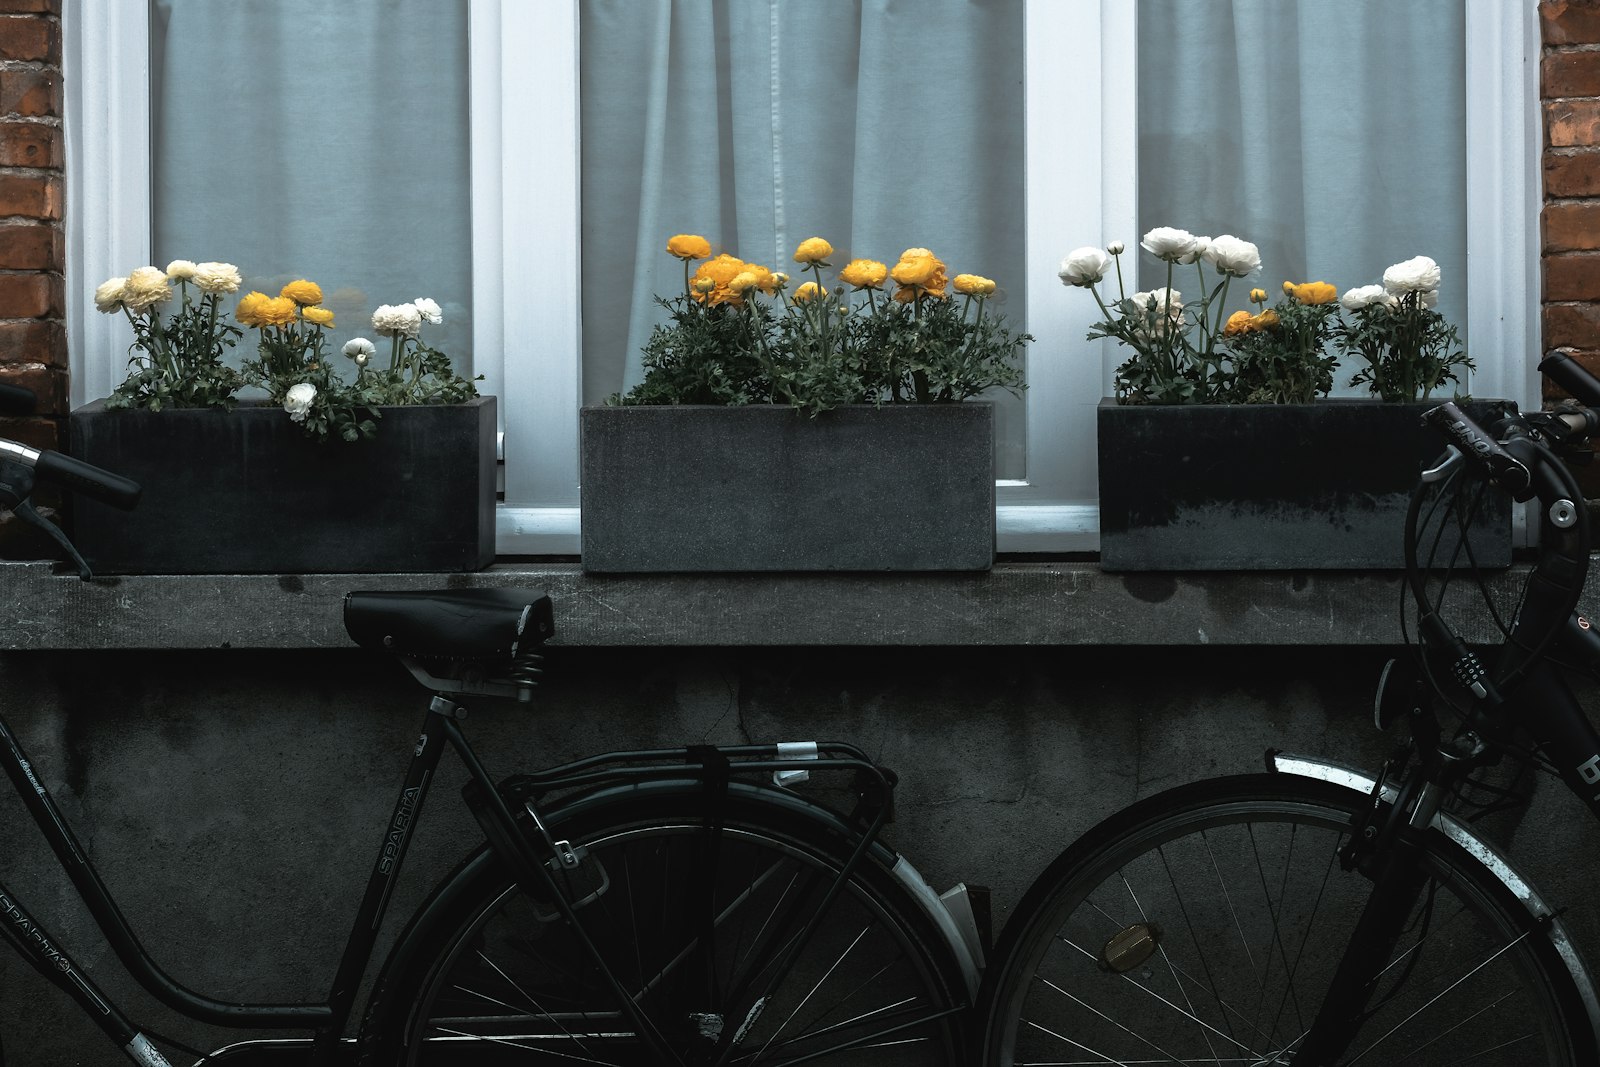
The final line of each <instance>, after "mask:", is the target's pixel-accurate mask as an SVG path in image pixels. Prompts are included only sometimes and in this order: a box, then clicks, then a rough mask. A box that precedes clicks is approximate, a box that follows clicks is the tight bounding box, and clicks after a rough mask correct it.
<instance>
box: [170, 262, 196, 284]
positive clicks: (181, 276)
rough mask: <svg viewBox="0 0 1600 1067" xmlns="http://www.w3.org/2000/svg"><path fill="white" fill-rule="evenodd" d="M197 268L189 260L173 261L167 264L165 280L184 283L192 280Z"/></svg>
mask: <svg viewBox="0 0 1600 1067" xmlns="http://www.w3.org/2000/svg"><path fill="white" fill-rule="evenodd" d="M198 269H199V268H198V267H196V266H195V265H194V263H193V262H192V261H191V260H187V259H175V260H173V261H172V262H171V263H168V264H167V280H168V281H174V282H186V281H189V280H190V279H192V278H193V277H194V275H195V271H196V270H198Z"/></svg>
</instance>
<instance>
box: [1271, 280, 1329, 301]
mask: <svg viewBox="0 0 1600 1067" xmlns="http://www.w3.org/2000/svg"><path fill="white" fill-rule="evenodd" d="M1283 284H1284V286H1285V290H1284V291H1285V292H1287V293H1288V294H1289V295H1290V296H1292V297H1294V299H1295V300H1297V301H1299V302H1300V303H1302V304H1331V303H1333V302H1334V301H1335V300H1337V299H1339V291H1338V290H1337V289H1335V288H1334V287H1333V286H1331V285H1329V284H1328V283H1327V282H1306V283H1305V284H1304V285H1290V284H1289V283H1288V282H1284V283H1283Z"/></svg>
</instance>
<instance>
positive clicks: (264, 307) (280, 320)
mask: <svg viewBox="0 0 1600 1067" xmlns="http://www.w3.org/2000/svg"><path fill="white" fill-rule="evenodd" d="M299 310H300V309H299V308H298V307H296V306H295V302H294V298H293V297H288V296H269V297H267V298H266V299H265V300H264V301H262V303H261V310H260V312H259V314H260V316H261V322H260V325H262V326H287V325H289V324H290V323H291V322H293V321H294V320H295V316H296V314H298V312H299Z"/></svg>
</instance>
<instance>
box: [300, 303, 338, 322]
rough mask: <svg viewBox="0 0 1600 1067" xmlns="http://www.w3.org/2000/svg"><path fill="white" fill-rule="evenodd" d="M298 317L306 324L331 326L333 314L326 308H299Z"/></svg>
mask: <svg viewBox="0 0 1600 1067" xmlns="http://www.w3.org/2000/svg"><path fill="white" fill-rule="evenodd" d="M300 317H301V318H303V319H305V320H306V321H307V322H311V323H315V324H316V325H318V326H332V325H333V312H331V311H329V310H328V309H327V308H320V307H309V308H301V309H300Z"/></svg>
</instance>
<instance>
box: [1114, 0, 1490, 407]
mask: <svg viewBox="0 0 1600 1067" xmlns="http://www.w3.org/2000/svg"><path fill="white" fill-rule="evenodd" d="M1465 33H1466V24H1465V14H1464V12H1463V5H1462V4H1461V3H1460V0H1412V2H1408V3H1405V4H1395V3H1388V2H1383V0H1350V2H1346V3H1340V4H1285V3H1281V2H1274V0H1228V2H1223V0H1214V2H1211V3H1205V4H1197V3H1189V2H1185V0H1140V4H1139V226H1140V229H1141V231H1144V230H1148V229H1149V228H1151V227H1153V226H1176V227H1179V228H1181V229H1185V230H1189V231H1191V232H1193V233H1199V234H1207V235H1211V236H1216V235H1218V234H1224V233H1231V234H1234V235H1235V236H1238V237H1243V238H1245V239H1246V240H1249V241H1254V242H1255V243H1256V244H1257V245H1259V246H1260V248H1261V260H1262V273H1261V274H1260V275H1259V276H1258V278H1257V279H1252V280H1251V281H1250V283H1249V284H1250V285H1259V286H1260V287H1262V288H1264V289H1266V290H1267V292H1268V293H1269V295H1270V296H1271V298H1272V299H1274V300H1275V299H1277V297H1278V296H1279V295H1280V292H1281V290H1280V286H1281V285H1282V283H1283V282H1284V281H1285V280H1290V281H1295V282H1302V281H1326V282H1330V283H1332V284H1333V285H1334V286H1335V287H1337V288H1338V290H1339V291H1340V292H1341V293H1342V292H1344V291H1345V290H1347V289H1350V288H1352V287H1354V286H1359V285H1369V284H1374V283H1377V282H1379V281H1380V280H1381V279H1382V275H1383V271H1384V268H1385V267H1388V266H1389V265H1390V264H1393V263H1398V262H1400V261H1401V260H1405V259H1410V258H1411V257H1413V256H1418V255H1426V256H1431V257H1433V259H1435V260H1437V261H1438V263H1439V265H1440V267H1441V268H1442V270H1443V279H1444V281H1443V286H1442V289H1441V291H1440V294H1439V311H1440V312H1441V313H1443V314H1444V316H1445V318H1446V319H1448V320H1449V321H1450V322H1451V323H1453V324H1455V325H1457V326H1458V327H1460V329H1461V336H1462V338H1463V340H1466V339H1467V338H1466V295H1467V294H1466V281H1467V273H1466V272H1467V233H1466V187H1467V182H1466V91H1465V88H1466V74H1465V58H1464V57H1465ZM1128 243H1129V246H1130V247H1133V246H1134V245H1135V244H1136V241H1133V240H1130V241H1129V242H1128ZM1140 263H1141V267H1140V275H1139V276H1140V285H1141V287H1142V288H1151V287H1154V286H1159V285H1164V284H1165V270H1164V268H1162V267H1161V266H1160V264H1157V263H1155V262H1154V261H1153V260H1152V258H1151V257H1150V256H1148V255H1142V254H1141V256H1140ZM1187 270H1189V271H1190V272H1192V271H1193V268H1192V267H1191V268H1187ZM1183 280H1188V281H1189V282H1190V285H1184V284H1182V281H1181V280H1180V281H1175V282H1174V287H1175V288H1177V289H1179V290H1187V289H1189V288H1190V287H1191V286H1192V285H1193V284H1194V276H1193V274H1192V273H1191V274H1189V276H1188V277H1187V278H1186V279H1183ZM1245 288H1246V287H1245V286H1235V287H1234V289H1233V290H1230V301H1229V308H1228V310H1229V311H1233V310H1238V309H1240V308H1243V307H1245V292H1244V290H1245ZM1234 292H1237V293H1238V298H1237V300H1235V299H1233V298H1232V296H1231V294H1232V293H1234ZM1356 369H1358V368H1356V367H1353V366H1349V365H1346V366H1343V367H1341V368H1340V370H1339V371H1338V373H1337V375H1336V379H1335V381H1336V383H1337V385H1338V388H1336V390H1335V392H1337V393H1346V394H1356V393H1360V392H1363V391H1364V389H1360V390H1358V389H1351V388H1348V385H1349V381H1350V375H1351V373H1353V372H1354V371H1355V370H1356Z"/></svg>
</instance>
